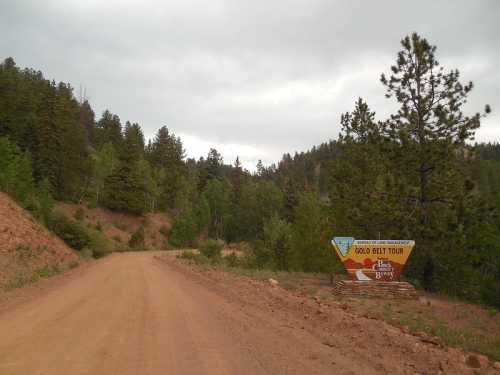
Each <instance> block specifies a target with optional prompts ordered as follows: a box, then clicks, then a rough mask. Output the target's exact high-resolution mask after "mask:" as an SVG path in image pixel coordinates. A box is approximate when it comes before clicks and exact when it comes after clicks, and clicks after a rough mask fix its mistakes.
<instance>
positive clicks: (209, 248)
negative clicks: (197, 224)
mask: <svg viewBox="0 0 500 375" xmlns="http://www.w3.org/2000/svg"><path fill="white" fill-rule="evenodd" d="M221 253H222V242H221V241H216V240H213V239H208V240H206V241H205V242H204V243H202V244H201V246H200V254H202V255H204V256H206V257H207V258H209V259H216V258H220V256H221Z"/></svg>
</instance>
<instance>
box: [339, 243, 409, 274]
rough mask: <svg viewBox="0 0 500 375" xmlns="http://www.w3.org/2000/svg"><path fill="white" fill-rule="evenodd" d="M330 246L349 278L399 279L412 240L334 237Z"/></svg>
mask: <svg viewBox="0 0 500 375" xmlns="http://www.w3.org/2000/svg"><path fill="white" fill-rule="evenodd" d="M332 245H333V247H334V248H335V250H336V251H337V254H338V256H339V257H340V259H341V261H342V263H343V264H344V267H345V269H346V270H347V273H348V274H349V278H350V279H351V280H358V281H370V280H374V281H398V280H399V279H400V277H401V272H402V271H403V268H404V266H405V264H406V261H407V259H408V257H409V256H410V253H411V251H412V250H413V247H414V246H415V241H411V240H355V239H354V238H352V237H334V238H333V240H332Z"/></svg>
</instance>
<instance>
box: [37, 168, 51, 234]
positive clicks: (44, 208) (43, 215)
mask: <svg viewBox="0 0 500 375" xmlns="http://www.w3.org/2000/svg"><path fill="white" fill-rule="evenodd" d="M53 208H54V199H53V198H52V194H51V193H50V184H49V181H48V180H47V179H46V178H44V179H43V180H42V182H41V183H40V186H39V187H38V190H37V205H36V208H35V215H36V216H37V217H38V218H39V220H40V221H41V222H42V223H44V224H45V225H46V226H47V225H48V223H49V222H50V218H51V215H52V209H53Z"/></svg>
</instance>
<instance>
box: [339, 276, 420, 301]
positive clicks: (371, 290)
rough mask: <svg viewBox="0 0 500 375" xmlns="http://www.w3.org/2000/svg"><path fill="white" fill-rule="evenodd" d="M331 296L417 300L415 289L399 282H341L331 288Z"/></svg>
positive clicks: (408, 284)
mask: <svg viewBox="0 0 500 375" xmlns="http://www.w3.org/2000/svg"><path fill="white" fill-rule="evenodd" d="M333 294H335V295H340V296H346V297H376V298H391V299H417V298H418V294H417V291H416V290H415V287H414V286H413V285H411V284H410V283H407V282H401V281H353V280H341V281H338V282H337V283H336V284H335V286H334V287H333Z"/></svg>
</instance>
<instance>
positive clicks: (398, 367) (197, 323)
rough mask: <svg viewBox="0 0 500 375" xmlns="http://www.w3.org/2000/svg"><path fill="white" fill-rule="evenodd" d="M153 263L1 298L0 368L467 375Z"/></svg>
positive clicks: (456, 366)
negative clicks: (17, 298) (6, 300)
mask: <svg viewBox="0 0 500 375" xmlns="http://www.w3.org/2000/svg"><path fill="white" fill-rule="evenodd" d="M160 258H161V256H159V255H158V254H155V253H150V252H143V253H126V254H115V255H112V256H109V257H107V258H104V259H102V260H100V261H97V262H95V263H94V264H93V265H91V266H88V267H83V269H81V270H76V271H75V272H72V273H71V274H70V275H66V276H61V277H56V278H55V280H54V281H49V282H48V284H47V285H46V286H45V287H43V288H41V289H40V290H35V292H33V291H30V292H24V293H28V297H26V298H24V299H23V298H20V299H21V300H20V302H18V303H10V304H8V303H7V304H6V305H5V306H3V308H2V306H1V305H0V374H3V375H6V374H30V375H35V374H39V375H42V374H47V375H58V374H72V375H78V374H106V375H111V374H120V375H127V374H196V375H200V374H216V375H223V374H242V375H243V374H384V373H390V374H398V373H405V374H437V373H447V371H448V370H449V372H448V373H454V374H455V373H475V372H472V371H473V370H472V369H469V368H467V367H466V366H465V365H463V364H462V363H463V361H462V359H463V358H461V357H460V356H461V355H462V354H461V353H460V352H459V351H454V350H451V351H448V352H445V351H444V350H443V349H441V348H438V347H435V346H434V345H432V344H422V343H420V344H419V342H418V339H416V338H414V337H413V336H411V335H404V334H402V333H401V332H399V331H398V332H396V330H395V329H392V328H391V327H388V326H385V325H382V326H381V327H377V325H378V323H377V322H373V323H370V320H369V319H365V318H362V319H361V320H362V324H361V323H360V322H359V321H358V322H354V321H351V320H352V319H354V318H353V317H350V316H349V314H347V313H346V312H344V311H343V310H342V309H339V308H338V307H332V308H331V309H330V308H324V307H321V306H319V309H320V310H318V306H317V305H315V302H314V301H312V302H311V301H304V300H301V299H300V298H299V297H294V296H292V295H288V294H287V293H288V292H286V291H284V290H279V288H276V287H272V286H271V285H266V284H265V283H259V282H254V281H248V280H239V279H234V277H233V276H225V275H215V276H214V275H210V274H208V275H205V274H201V273H199V272H198V273H197V272H192V271H190V270H189V269H186V267H184V266H182V265H179V264H177V263H176V262H174V261H164V260H162V259H160ZM57 278H59V279H57ZM18 293H20V294H22V293H23V291H19V292H18ZM321 309H324V311H322V310H321ZM316 310H318V311H316ZM360 324H361V325H360ZM391 329H392V330H391ZM384 343H385V344H384ZM462 356H463V355H462ZM474 371H477V370H474ZM492 371H493V369H492V368H491V369H490V370H488V371H487V372H485V373H490V372H491V373H493V372H492Z"/></svg>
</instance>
